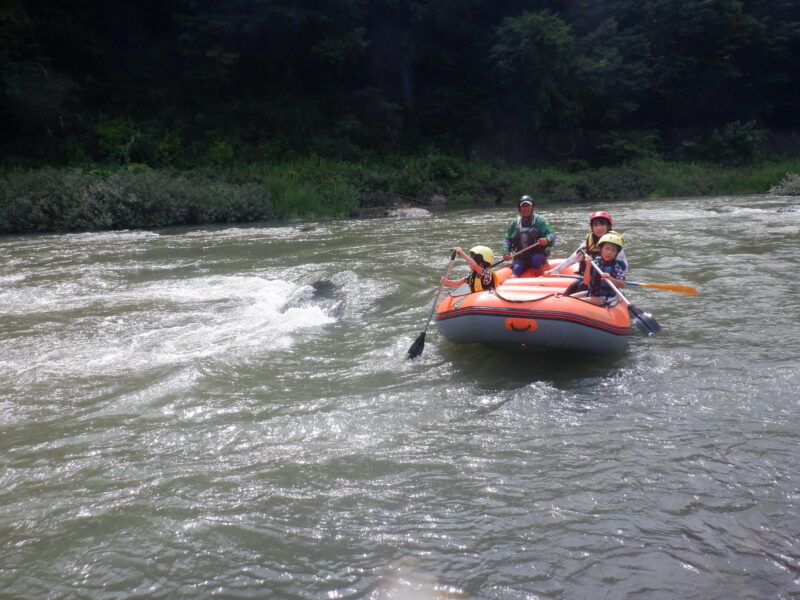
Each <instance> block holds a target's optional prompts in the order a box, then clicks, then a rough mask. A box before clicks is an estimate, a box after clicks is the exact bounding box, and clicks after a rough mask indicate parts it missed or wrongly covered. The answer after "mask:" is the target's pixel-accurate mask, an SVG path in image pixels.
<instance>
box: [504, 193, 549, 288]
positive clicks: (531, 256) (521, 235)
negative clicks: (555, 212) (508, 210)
mask: <svg viewBox="0 0 800 600" xmlns="http://www.w3.org/2000/svg"><path fill="white" fill-rule="evenodd" d="M517 207H518V208H519V216H518V217H517V218H516V219H515V220H514V221H513V222H512V223H511V226H510V227H509V228H508V231H506V239H505V240H504V241H503V260H511V253H512V252H519V251H520V250H525V251H524V252H521V253H519V254H517V255H516V256H515V257H514V262H513V263H512V264H511V273H512V275H511V277H519V276H520V275H522V274H523V273H524V272H525V271H526V270H527V269H528V268H530V269H532V270H533V272H534V273H533V276H534V277H537V276H539V275H542V274H543V272H544V267H545V265H547V257H548V256H549V255H550V248H552V247H553V246H555V245H556V234H555V233H554V232H553V228H552V227H550V224H549V223H548V222H547V219H545V218H544V217H542V216H541V215H537V214H534V212H533V198H531V197H530V196H523V197H522V198H520V199H519V204H518V205H517ZM530 246H533V248H530Z"/></svg>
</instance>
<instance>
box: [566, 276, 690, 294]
mask: <svg viewBox="0 0 800 600" xmlns="http://www.w3.org/2000/svg"><path fill="white" fill-rule="evenodd" d="M553 275H555V276H556V277H571V278H572V279H583V277H581V276H580V275H567V274H565V273H553ZM625 285H635V286H638V287H648V288H654V289H657V290H663V291H666V292H675V293H676V294H685V295H687V296H697V290H696V289H695V288H693V287H692V286H690V285H679V284H677V283H637V282H635V281H627V280H626V281H625Z"/></svg>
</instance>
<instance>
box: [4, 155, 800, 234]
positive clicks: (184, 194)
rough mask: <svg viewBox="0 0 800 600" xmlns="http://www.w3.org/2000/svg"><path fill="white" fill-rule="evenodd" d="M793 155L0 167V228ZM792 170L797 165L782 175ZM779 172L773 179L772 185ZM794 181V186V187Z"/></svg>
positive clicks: (617, 194) (177, 220)
mask: <svg viewBox="0 0 800 600" xmlns="http://www.w3.org/2000/svg"><path fill="white" fill-rule="evenodd" d="M798 172H800V159H793V160H784V161H780V162H770V163H764V164H761V165H758V166H749V167H725V166H717V167H710V166H707V165H706V166H701V165H698V164H693V163H681V162H668V163H667V162H663V161H661V160H655V159H650V160H642V161H638V162H635V163H632V164H630V165H626V166H623V167H620V168H610V167H603V168H599V169H585V170H577V171H575V172H568V171H566V170H563V169H556V168H553V167H542V168H527V167H514V166H509V165H507V164H505V163H488V162H485V161H479V160H476V159H463V158H456V157H452V156H445V155H442V154H429V155H424V156H417V157H411V158H409V157H388V158H386V157H384V158H382V159H380V160H376V161H358V162H352V161H340V160H324V159H319V158H309V159H299V160H296V161H291V162H286V163H283V164H281V165H266V164H260V165H255V164H251V165H247V166H238V167H224V168H221V167H220V168H208V169H199V170H192V171H182V172H175V171H172V170H166V169H159V170H153V169H150V168H149V167H145V166H137V167H128V168H123V169H116V170H114V171H105V172H104V171H90V172H85V171H81V170H77V169H70V168H62V169H54V168H45V169H40V170H29V171H14V172H10V173H7V174H6V175H5V176H3V177H0V233H23V232H51V231H58V232H64V231H91V230H102V229H131V228H153V227H161V226H169V225H201V224H208V223H234V222H237V223H246V222H254V221H270V220H285V219H309V218H327V217H352V216H375V215H382V214H383V213H384V207H386V206H388V205H392V204H394V203H395V202H396V201H397V199H406V201H407V202H408V203H409V204H410V203H412V202H413V203H416V204H423V205H428V204H432V205H433V204H435V202H436V200H437V199H439V198H441V197H442V196H444V197H445V198H446V199H447V203H448V206H466V205H476V204H477V205H484V206H486V205H497V204H503V203H506V202H508V201H509V200H511V201H512V204H513V199H514V198H518V197H519V196H521V195H522V194H533V195H534V196H536V197H537V198H538V199H539V200H540V201H542V202H545V203H546V202H580V201H584V202H585V201H591V202H602V203H603V204H607V203H608V201H611V200H614V199H622V198H638V197H648V196H649V197H665V196H703V195H709V194H734V193H754V194H761V193H766V192H767V191H769V190H770V188H772V191H773V192H775V193H781V194H791V193H797V188H798V183H797V177H798V176H797V175H796V173H798ZM787 173H795V175H786V174H787ZM776 184H777V185H776ZM791 190H795V191H794V192H792V191H791Z"/></svg>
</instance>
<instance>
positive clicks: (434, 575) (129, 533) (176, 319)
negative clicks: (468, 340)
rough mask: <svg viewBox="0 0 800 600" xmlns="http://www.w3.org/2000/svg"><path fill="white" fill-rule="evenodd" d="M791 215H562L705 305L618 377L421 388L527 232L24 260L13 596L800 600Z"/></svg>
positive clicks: (5, 254)
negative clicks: (601, 229) (461, 280)
mask: <svg viewBox="0 0 800 600" xmlns="http://www.w3.org/2000/svg"><path fill="white" fill-rule="evenodd" d="M787 203H789V200H788V199H786V198H774V197H768V196H759V197H733V198H702V199H691V198H690V199H670V200H658V201H655V200H649V201H644V200H640V201H635V202H618V203H614V204H613V205H611V206H599V205H597V206H596V205H570V206H545V207H540V209H542V211H543V214H544V215H545V216H546V217H547V218H548V219H549V221H550V223H551V224H552V225H553V226H554V228H555V229H556V231H557V233H558V234H559V237H560V240H561V241H560V244H559V245H558V246H557V249H556V252H554V255H555V256H566V255H567V254H568V253H569V252H571V251H572V250H573V249H574V248H575V247H576V246H577V245H578V243H579V242H580V239H581V237H582V236H583V235H585V232H586V231H587V230H588V225H587V223H586V220H587V217H588V215H589V214H590V213H591V212H592V211H594V210H596V209H599V208H606V209H609V210H610V211H611V212H612V214H613V215H614V218H615V228H616V229H618V230H620V231H622V232H623V233H624V234H625V237H626V244H627V247H626V252H627V254H628V258H629V259H630V262H631V268H630V271H629V279H631V280H633V281H641V282H648V281H650V282H667V283H681V284H688V285H692V286H695V287H697V288H698V290H699V292H700V293H699V295H697V296H694V297H691V296H683V295H678V294H673V293H669V292H663V291H659V290H654V289H645V288H632V287H628V288H626V292H627V295H628V297H629V299H630V300H631V301H632V302H633V303H634V304H635V305H636V306H637V307H639V308H641V309H643V310H647V311H648V312H650V313H652V314H653V316H655V317H656V318H657V319H658V321H659V323H660V324H661V325H662V326H663V331H662V332H660V333H659V334H657V335H655V336H653V337H651V338H644V337H642V336H641V335H639V334H638V332H637V334H636V335H634V336H632V338H631V342H630V344H629V346H628V348H627V349H626V350H625V351H624V352H622V353H618V354H614V355H610V356H605V357H599V358H598V357H592V356H588V355H587V356H581V355H574V354H573V355H546V356H535V355H521V354H512V353H504V352H499V351H495V350H491V349H487V348H482V347H473V346H468V347H459V346H455V345H453V344H450V343H449V342H447V341H446V340H444V339H442V338H441V336H439V335H438V332H437V331H436V326H435V322H434V323H432V324H431V326H430V328H429V330H428V333H427V339H426V344H425V349H424V352H423V354H422V355H421V356H420V357H419V358H418V359H416V360H414V361H409V360H406V353H407V351H408V348H409V347H410V345H411V343H412V342H413V341H414V339H415V338H416V337H417V335H418V334H419V333H420V331H421V329H422V328H423V326H424V324H425V321H426V319H427V316H428V314H429V311H430V309H431V306H432V303H433V300H434V297H435V295H436V291H437V289H438V283H439V279H440V277H441V276H442V274H443V272H444V270H445V268H446V266H447V264H448V262H449V258H450V256H449V252H448V248H449V247H450V246H451V245H455V244H458V245H462V246H464V247H469V246H471V245H474V244H479V243H480V244H488V245H490V246H492V247H493V248H494V249H495V251H496V252H499V249H500V241H501V239H502V234H503V231H504V229H505V227H506V226H507V224H508V223H509V222H510V220H511V219H512V217H513V216H514V215H513V210H509V209H507V208H504V209H494V208H493V209H488V210H487V209H480V210H478V209H468V210H455V211H449V212H445V213H437V214H436V215H434V216H432V217H429V218H422V219H392V220H390V219H378V220H342V221H332V222H323V223H316V224H306V225H290V226H252V227H250V226H248V227H244V226H228V227H216V228H195V229H169V230H161V231H152V232H151V231H121V232H106V233H87V234H76V235H44V236H16V237H5V238H0V250H1V251H2V252H1V256H2V258H0V345H1V347H2V353H1V355H0V367H1V368H0V434H1V435H0V460H2V465H1V467H2V470H1V471H0V590H1V591H0V596H2V597H3V598H13V599H16V598H81V599H83V598H87V599H105V598H165V599H167V598H168V599H184V598H185V599H190V598H192V599H194V598H207V597H212V596H213V597H218V598H320V599H322V598H325V599H333V598H375V599H378V598H392V599H394V598H404V599H405V598H411V599H433V598H475V599H480V598H496V599H506V598H510V599H516V598H559V599H560V598H570V599H575V598H577V599H583V598H586V599H594V598H648V599H650V598H658V599H667V598H669V599H673V598H674V599H694V598H696V599H710V598H711V599H714V598H719V599H729V598H753V599H763V598H799V597H800V461H798V451H800V416H798V412H799V411H800V400H799V398H800V394H798V389H800V369H799V368H798V364H799V361H798V359H799V358H800V319H798V314H800V310H799V309H800V283H798V282H799V281H800V279H799V278H798V272H797V270H798V266H800V263H798V260H797V251H798V241H800V235H799V234H800V213H786V214H780V213H777V212H776V210H777V208H778V207H779V206H782V205H784V204H787ZM459 273H464V274H465V273H466V269H465V268H464V265H463V263H456V266H455V268H454V270H453V272H452V273H451V275H453V276H455V275H458V274H459Z"/></svg>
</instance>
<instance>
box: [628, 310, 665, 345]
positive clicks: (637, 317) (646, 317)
mask: <svg viewBox="0 0 800 600" xmlns="http://www.w3.org/2000/svg"><path fill="white" fill-rule="evenodd" d="M628 312H629V313H630V315H631V319H632V320H634V321H635V322H636V326H637V327H638V328H639V331H641V332H642V333H643V334H644V335H646V336H647V337H650V336H651V335H653V334H654V333H658V332H659V331H661V325H659V324H658V321H656V319H655V317H653V316H652V315H650V314H648V313H646V312H642V311H641V310H639V309H638V308H636V307H635V306H634V305H633V304H629V305H628Z"/></svg>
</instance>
